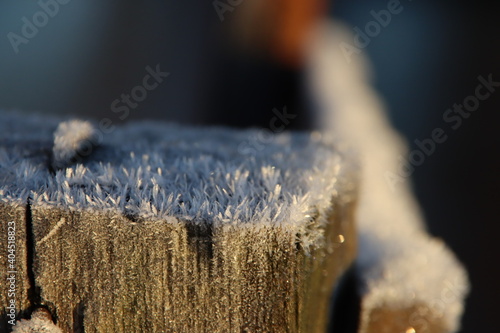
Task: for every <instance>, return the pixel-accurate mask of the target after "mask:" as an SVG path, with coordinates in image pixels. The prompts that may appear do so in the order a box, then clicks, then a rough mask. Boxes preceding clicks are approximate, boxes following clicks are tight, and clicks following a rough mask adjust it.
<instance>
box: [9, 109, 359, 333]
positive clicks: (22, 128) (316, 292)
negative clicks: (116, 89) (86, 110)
mask: <svg viewBox="0 0 500 333" xmlns="http://www.w3.org/2000/svg"><path fill="white" fill-rule="evenodd" d="M101 125H102V124H95V125H91V124H90V123H88V122H82V121H67V122H62V121H61V120H60V119H57V118H50V119H49V118H46V117H38V116H35V115H30V116H25V115H17V114H13V113H0V218H1V222H2V223H1V226H2V234H1V235H0V240H1V243H0V259H1V260H2V262H6V260H7V258H6V255H5V254H6V253H7V244H8V241H7V234H8V230H7V222H13V223H12V224H13V225H15V243H16V253H15V255H16V260H15V271H16V273H15V283H16V287H17V290H16V294H15V297H14V298H12V297H10V296H9V295H7V294H6V293H4V292H3V290H6V289H8V285H6V282H5V280H2V282H1V283H0V286H1V288H2V293H1V302H2V305H4V307H3V310H4V313H5V316H4V319H5V320H4V321H3V322H2V324H1V325H3V326H1V327H0V329H11V326H10V324H9V323H8V320H9V319H10V318H11V317H9V316H8V315H9V313H10V312H9V311H10V309H8V308H7V305H8V304H9V302H10V301H11V299H14V303H15V318H16V320H20V319H21V318H25V317H29V314H30V312H32V310H34V309H38V310H37V311H38V312H36V313H40V311H42V310H40V309H42V308H45V309H46V311H47V312H48V313H50V315H49V316H48V317H47V318H49V319H43V320H47V325H49V324H50V325H53V323H52V321H51V319H50V317H52V320H53V321H54V322H55V323H56V324H57V327H58V328H57V329H55V328H54V330H53V331H54V332H56V331H57V330H59V329H60V330H61V331H62V332H308V333H309V332H324V331H325V327H326V323H327V322H328V311H329V300H330V296H331V293H332V289H333V287H334V285H335V283H336V282H337V281H338V279H339V277H340V276H341V275H342V274H343V272H344V271H345V270H346V269H347V268H348V267H349V266H350V264H351V262H352V260H353V258H354V256H355V246H356V238H355V232H354V223H353V211H354V204H355V201H356V187H357V180H356V177H357V166H356V163H355V162H354V158H353V156H352V155H351V154H350V153H348V152H345V151H342V150H341V149H340V148H339V146H337V145H335V144H333V143H332V142H333V141H331V140H326V139H323V138H322V137H321V136H320V135H319V134H318V133H312V134H311V133H281V134H271V133H270V131H269V130H258V129H252V130H232V129H227V128H195V127H181V126H176V125H170V124H157V123H135V124H131V125H127V126H123V127H116V128H113V130H111V131H108V129H107V128H104V127H103V126H101ZM104 132H108V133H104ZM9 270H10V269H8V267H7V266H6V265H2V266H1V268H0V273H1V274H2V276H4V275H6V274H7V271H9ZM42 312H43V311H42ZM43 318H46V317H43ZM35 320H38V321H40V320H41V319H37V317H36V316H35V317H34V318H32V319H31V322H32V323H35ZM19 323H21V322H19ZM22 323H23V325H29V323H30V321H26V320H24V321H23V322H22ZM27 323H28V324H27ZM21 326H22V325H21ZM21 326H19V325H18V328H17V329H18V330H19V331H21ZM14 327H15V326H14ZM54 327H55V326H54Z"/></svg>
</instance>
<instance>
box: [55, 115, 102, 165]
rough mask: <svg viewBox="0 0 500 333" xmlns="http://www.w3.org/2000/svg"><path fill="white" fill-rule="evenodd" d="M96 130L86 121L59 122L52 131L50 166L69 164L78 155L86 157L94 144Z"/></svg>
mask: <svg viewBox="0 0 500 333" xmlns="http://www.w3.org/2000/svg"><path fill="white" fill-rule="evenodd" d="M95 138H96V130H95V128H94V127H93V126H92V124H91V123H90V122H88V121H82V120H70V121H65V122H62V123H60V124H59V126H58V127H57V129H56V131H55V132H54V147H53V149H52V154H53V160H52V167H53V168H54V169H61V168H64V167H67V166H69V165H70V164H72V163H73V162H75V160H77V159H78V157H80V158H81V157H86V156H88V155H89V154H90V153H91V152H92V149H93V147H94V145H95V141H96V140H95Z"/></svg>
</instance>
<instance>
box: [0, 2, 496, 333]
mask: <svg viewBox="0 0 500 333" xmlns="http://www.w3.org/2000/svg"><path fill="white" fill-rule="evenodd" d="M248 1H251V0H248ZM42 2H43V1H42ZM387 3H388V1H379V0H370V1H368V0H359V1H347V0H339V1H335V3H334V4H333V5H331V6H330V7H331V9H330V12H331V16H333V17H335V18H337V19H340V20H342V21H344V22H346V23H348V24H349V25H351V26H353V27H354V26H359V27H363V26H364V25H365V24H366V23H367V22H369V21H370V20H373V17H372V16H371V14H370V11H371V10H375V11H378V10H381V9H385V8H387ZM401 4H402V5H403V8H404V10H403V11H402V12H401V13H400V14H398V15H395V16H393V18H392V21H391V23H390V24H389V25H388V26H387V27H385V28H383V30H382V31H381V33H380V34H379V35H377V36H376V37H374V38H373V39H372V41H371V43H370V45H369V46H368V47H367V48H366V52H367V53H368V55H369V56H370V58H371V61H372V63H373V66H374V73H375V80H374V86H375V88H376V89H377V90H378V91H379V92H380V94H381V96H382V97H383V99H384V101H385V102H386V105H387V107H388V112H389V116H390V119H391V121H392V123H393V124H394V126H395V127H396V128H397V129H398V130H399V131H401V132H402V133H403V135H404V136H405V137H406V138H407V140H408V142H409V143H410V146H411V148H412V149H413V148H416V146H415V143H414V140H415V139H420V140H422V139H425V138H428V137H430V133H431V132H432V130H433V129H435V128H436V127H442V126H443V119H442V117H443V114H444V113H445V111H446V110H447V109H448V108H450V107H452V106H453V104H454V103H462V102H463V100H464V98H466V97H467V96H469V95H472V94H474V92H475V87H476V86H477V84H478V79H477V78H478V76H480V75H482V76H483V77H488V75H489V74H492V75H493V80H494V81H500V62H499V60H500V40H499V36H500V22H499V19H498V17H499V15H500V11H499V10H500V3H498V2H487V1H475V2H472V1H467V2H466V1H441V2H436V1H430V0H419V1H410V0H407V1H406V0H404V1H403V0H402V1H401ZM40 10H41V7H40V4H39V3H37V2H20V1H16V2H14V1H5V0H4V1H0V36H2V37H1V38H0V59H1V61H0V108H2V109H8V110H24V111H40V112H47V113H55V114H64V115H67V114H77V115H80V116H85V117H93V118H95V119H102V118H109V119H111V120H112V121H113V123H114V124H120V123H123V122H126V121H130V120H132V119H140V118H161V119H165V120H170V121H177V122H181V123H191V124H226V125H232V126H262V127H267V126H269V119H270V117H271V116H272V115H271V113H270V112H271V110H272V109H273V108H274V107H278V108H281V107H282V106H284V105H287V106H288V107H289V108H290V109H291V112H293V113H294V114H297V115H299V118H298V119H300V121H298V122H294V123H293V124H291V127H290V129H292V128H293V129H308V128H311V127H312V124H313V118H314V115H313V114H311V113H310V112H308V108H307V106H308V105H309V104H308V101H307V98H306V97H305V96H302V95H301V93H300V92H301V76H302V73H301V71H300V69H299V67H298V66H296V65H294V64H290V63H287V62H284V61H280V58H276V57H272V56H270V54H269V52H267V53H266V52H264V51H263V52H262V53H259V54H253V53H252V52H248V51H245V50H244V49H233V48H231V46H230V45H228V44H231V43H229V42H228V40H233V39H234V31H235V30H236V31H239V30H238V29H240V28H241V27H239V28H238V27H235V25H234V22H233V23H232V22H231V21H234V20H231V19H230V16H231V15H233V14H234V15H237V14H236V12H237V8H235V10H234V11H233V12H226V13H225V19H224V21H221V19H220V17H219V15H218V14H217V12H216V10H215V9H214V6H213V3H212V1H204V2H202V1H189V0H186V1H182V2H181V1H176V2H174V1H145V2H143V1H129V2H119V1H96V0H93V1H81V0H80V1H79V0H73V1H69V2H68V3H67V4H64V5H63V4H60V5H59V8H58V9H57V12H56V10H55V8H52V10H53V12H54V15H53V17H48V19H47V20H46V22H45V21H44V18H43V17H41V16H40V17H38V19H39V20H40V21H39V23H40V24H39V25H40V28H38V31H36V32H35V31H28V34H29V33H31V35H32V37H30V38H26V39H23V40H22V41H21V39H16V43H19V44H18V45H17V51H18V52H15V48H14V47H13V46H12V42H11V41H12V38H15V37H13V35H12V34H11V35H10V38H11V39H10V40H9V33H11V32H14V33H16V34H17V35H18V36H21V37H22V36H23V35H22V28H23V25H24V24H25V23H24V22H23V17H27V18H28V19H29V20H32V18H33V15H35V14H36V13H37V12H39V11H40ZM264 14H265V15H268V16H270V18H271V19H270V22H272V23H271V25H270V26H272V24H274V22H275V21H274V20H273V13H269V12H265V13H263V15H264ZM260 29H262V31H263V32H261V35H259V36H260V37H259V38H257V39H258V40H259V41H261V40H263V39H265V38H268V36H267V35H266V26H264V27H260ZM236 35H238V34H236ZM5 36H7V37H5ZM221 36H224V38H221ZM238 36H239V35H238ZM23 38H24V37H23ZM252 38H253V37H252ZM252 38H250V39H252ZM269 38H270V40H272V38H271V37H269ZM262 43H264V42H262ZM264 44H265V43H264ZM256 45H261V44H259V43H257V44H256ZM255 48H256V49H257V48H258V47H255ZM263 49H265V47H263ZM281 59H282V58H281ZM157 64H159V67H160V69H161V71H164V72H169V73H170V75H169V76H168V77H167V78H165V79H164V81H163V82H161V84H159V85H158V87H156V88H155V89H153V90H151V91H148V92H147V97H146V98H144V100H143V101H141V102H140V103H137V105H135V104H132V105H134V106H133V107H132V106H130V107H129V108H128V109H129V115H128V116H127V117H122V118H125V119H120V116H123V115H124V111H121V112H114V111H116V108H115V109H113V107H112V104H113V102H114V101H115V100H117V99H118V100H120V99H121V98H122V97H121V94H122V93H130V91H131V90H132V89H133V88H134V87H136V86H137V85H140V84H142V82H143V81H142V80H143V78H144V76H145V75H146V74H147V69H146V67H147V66H149V67H150V68H151V69H155V68H156V66H157ZM151 82H153V81H151ZM124 103H125V102H123V101H120V103H119V104H116V105H115V107H116V106H117V105H120V106H122V107H123V106H125V105H126V104H124ZM499 108H500V89H499V91H498V92H495V93H494V94H492V96H491V97H490V98H489V99H487V100H486V101H483V102H481V104H480V107H479V109H478V110H477V111H476V112H474V113H473V114H472V115H471V116H470V118H468V119H466V120H464V121H463V124H462V126H461V127H460V128H458V129H457V130H456V131H453V132H450V133H449V138H448V140H447V141H446V142H445V143H443V144H441V145H438V146H437V148H436V152H435V153H434V154H432V155H431V156H429V157H428V158H427V159H426V161H425V163H424V164H423V165H421V166H419V167H418V168H416V170H415V172H414V174H413V183H414V188H415V192H416V195H417V197H418V199H419V201H420V202H421V204H422V207H423V210H424V213H425V216H426V218H427V222H428V224H429V229H430V231H431V233H432V234H434V235H436V236H439V237H442V238H443V239H444V240H445V241H446V242H447V243H448V244H449V246H450V247H451V248H452V249H453V250H454V251H455V253H456V254H457V256H458V257H459V259H460V260H461V261H462V262H463V263H464V264H465V265H466V267H467V268H468V271H469V274H470V278H471V280H472V293H471V295H470V298H469V300H468V302H467V308H466V313H465V316H464V320H463V330H462V331H461V332H467V333H475V332H493V331H495V330H498V326H497V318H496V315H497V314H496V312H498V310H499V309H500V306H499V305H498V299H499V298H500V286H499V284H500V268H499V265H498V263H499V262H500V255H499V254H500V251H499V242H498V240H497V239H498V237H499V235H500V225H499V223H498V222H499V216H500V212H499V208H498V207H500V204H498V203H499V202H500V194H499V190H498V189H499V188H500V177H499V176H498V172H499V171H500V155H499V153H500V151H499V149H500V135H499V130H500V128H499V123H500V115H499V112H498V110H499ZM122 110H123V109H122Z"/></svg>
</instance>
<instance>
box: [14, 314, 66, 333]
mask: <svg viewBox="0 0 500 333" xmlns="http://www.w3.org/2000/svg"><path fill="white" fill-rule="evenodd" d="M12 333H62V331H61V329H60V328H59V327H57V326H56V325H55V324H54V322H53V321H52V316H51V315H50V313H49V311H47V310H46V309H44V308H39V309H36V310H35V311H33V313H32V314H31V319H21V320H20V321H17V323H16V325H15V326H13V329H12Z"/></svg>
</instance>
